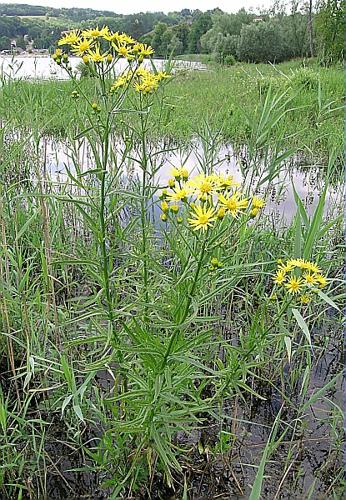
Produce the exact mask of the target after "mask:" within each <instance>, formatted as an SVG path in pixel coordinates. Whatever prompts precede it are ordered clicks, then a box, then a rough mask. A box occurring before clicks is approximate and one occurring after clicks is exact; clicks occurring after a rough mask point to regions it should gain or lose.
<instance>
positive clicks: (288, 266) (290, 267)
mask: <svg viewBox="0 0 346 500" xmlns="http://www.w3.org/2000/svg"><path fill="white" fill-rule="evenodd" d="M294 268H295V265H294V264H293V261H292V260H288V261H287V263H286V264H284V263H282V264H280V266H279V269H281V270H282V271H285V273H289V272H290V271H293V269H294Z"/></svg>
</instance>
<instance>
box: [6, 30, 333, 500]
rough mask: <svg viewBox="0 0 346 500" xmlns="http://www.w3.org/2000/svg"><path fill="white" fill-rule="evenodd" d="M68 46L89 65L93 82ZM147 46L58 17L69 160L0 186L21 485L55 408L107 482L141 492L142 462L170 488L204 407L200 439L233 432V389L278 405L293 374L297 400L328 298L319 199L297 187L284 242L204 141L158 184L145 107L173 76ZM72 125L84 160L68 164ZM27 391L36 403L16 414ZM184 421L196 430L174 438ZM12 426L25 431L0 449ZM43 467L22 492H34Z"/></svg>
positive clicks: (12, 463) (159, 100)
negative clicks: (66, 79) (310, 202)
mask: <svg viewBox="0 0 346 500" xmlns="http://www.w3.org/2000/svg"><path fill="white" fill-rule="evenodd" d="M71 54H74V55H77V56H79V57H81V59H82V60H83V63H84V64H86V65H88V68H89V74H91V75H93V79H92V80H93V87H92V88H93V92H92V93H85V92H84V89H85V87H83V86H81V82H80V80H79V79H78V77H77V75H76V74H75V73H74V72H73V70H72V69H71V67H70V65H69V57H70V55H71ZM152 54H153V51H152V49H151V47H148V46H146V45H143V44H141V43H138V42H136V41H135V40H133V39H132V38H131V37H129V36H127V35H125V34H119V33H112V32H111V31H110V30H109V29H108V28H102V29H98V28H95V29H90V30H86V31H82V32H80V31H72V32H69V33H66V34H65V35H64V37H63V38H62V39H61V40H60V41H59V47H58V48H57V50H56V52H55V53H54V55H53V58H54V60H55V61H56V63H57V64H59V65H61V66H62V67H63V68H65V70H66V71H67V72H68V74H69V76H70V77H71V80H72V82H73V84H74V89H73V91H72V97H73V99H74V101H75V102H78V101H81V100H83V101H84V102H85V103H86V106H85V107H83V109H85V110H86V112H85V113H80V108H79V107H78V106H76V107H75V119H74V127H75V134H74V137H73V138H72V139H73V141H71V144H73V146H72V145H71V150H70V157H71V159H72V161H73V164H74V168H69V169H67V175H68V180H67V182H65V183H61V184H58V183H57V182H56V181H54V180H52V179H48V178H47V176H44V175H43V176H41V175H39V174H37V178H36V180H35V182H34V183H33V184H34V186H31V185H30V186H29V187H28V186H25V187H23V188H22V186H21V181H20V180H19V181H18V183H13V184H11V183H9V184H6V185H5V184H4V183H1V184H0V221H1V231H2V246H1V267H0V280H1V281H0V283H1V294H0V297H1V303H0V307H1V319H0V324H1V330H2V331H3V332H4V338H5V342H6V345H4V346H2V351H3V352H4V353H7V355H8V359H9V370H10V372H11V375H12V378H13V384H14V385H13V388H14V389H13V391H14V392H13V394H11V395H10V393H9V395H8V396H6V394H4V395H3V397H2V399H1V406H0V409H1V411H0V424H1V429H2V431H1V432H2V435H3V444H2V445H1V453H2V458H3V460H4V462H6V463H7V466H6V467H5V468H2V471H3V472H2V476H0V480H1V481H2V485H3V486H4V488H10V489H11V491H13V492H16V494H17V495H19V496H20V491H22V490H25V489H28V490H29V491H30V488H32V486H30V484H32V479H31V480H30V481H31V483H30V481H29V482H28V481H27V482H25V481H24V479H23V477H24V476H25V474H29V476H30V473H28V472H27V469H26V468H27V467H29V468H31V469H30V470H38V469H39V468H40V466H42V464H43V465H44V468H45V456H46V455H45V445H44V441H45V433H46V432H48V428H49V422H50V423H51V422H53V419H56V421H60V422H63V423H64V432H65V433H66V440H67V441H68V442H69V443H73V445H72V444H71V446H73V447H75V448H78V449H80V450H82V451H81V453H82V454H83V467H84V470H89V471H96V472H97V473H98V474H99V477H100V483H102V484H103V485H104V486H105V488H107V489H108V490H107V491H109V492H110V493H109V494H110V498H119V497H121V495H125V497H126V495H128V496H129V495H131V494H133V493H135V492H136V491H138V490H139V489H140V488H141V487H142V486H143V485H145V488H147V490H148V491H149V490H150V484H152V482H153V480H154V479H155V478H161V479H162V481H163V482H164V483H165V484H167V485H168V486H169V487H170V488H172V489H174V488H175V487H176V485H177V484H178V482H180V481H181V479H180V478H181V477H183V476H184V470H186V467H187V464H188V462H189V457H190V456H191V452H192V450H193V449H197V448H198V450H199V452H200V453H202V454H203V453H206V452H205V449H206V448H205V447H204V445H203V440H202V437H201V436H202V435H203V432H204V429H205V428H206V427H207V426H208V425H210V423H211V422H212V423H213V426H216V428H217V429H218V431H217V433H216V434H217V435H218V436H219V437H218V438H217V439H218V440H219V442H216V443H215V453H222V454H227V453H228V452H229V450H230V449H231V448H232V439H235V438H234V437H232V435H231V433H229V432H228V431H227V430H225V429H224V427H225V425H226V422H227V419H226V420H225V408H226V407H229V406H228V405H229V404H230V402H231V401H232V400H234V399H235V398H237V399H238V398H240V400H243V401H245V402H246V401H247V400H248V399H249V398H250V399H252V398H255V399H257V398H258V399H259V400H263V399H265V395H264V393H263V388H264V387H267V385H270V386H275V385H277V386H279V387H280V393H281V394H282V395H283V401H285V404H286V405H287V406H290V405H291V403H292V402H291V400H290V396H289V394H290V391H292V388H293V387H294V386H295V385H296V384H297V383H299V381H300V382H302V383H303V386H304V388H305V390H303V389H302V392H301V394H300V395H301V398H302V399H303V400H304V398H305V402H306V401H307V399H308V397H307V386H308V380H309V370H307V371H305V372H304V371H303V369H302V366H310V363H311V349H312V348H313V344H312V340H311V335H310V330H309V321H312V320H313V319H314V318H315V313H316V314H317V311H318V314H322V313H323V311H324V310H325V308H326V307H334V308H335V309H338V306H337V304H335V302H334V300H333V299H332V298H330V296H329V295H328V289H331V288H332V287H333V286H334V285H333V280H332V279H331V278H328V277H327V278H326V277H325V276H326V275H328V271H329V270H330V268H331V262H330V261H328V260H327V258H326V248H327V244H328V242H327V241H326V239H325V237H326V235H327V234H328V230H329V229H330V227H331V223H329V225H328V227H327V226H325V224H324V222H323V217H322V215H323V208H324V198H323V197H322V198H321V201H320V203H319V205H318V207H317V209H316V211H315V213H314V215H313V216H312V217H308V215H307V214H306V211H305V209H304V207H303V205H302V203H301V201H300V200H299V198H297V207H298V209H297V215H296V218H295V220H294V222H293V224H292V228H291V235H290V238H288V239H286V240H284V239H283V238H281V239H279V238H278V237H277V236H276V235H275V234H274V233H272V234H270V233H269V231H267V230H266V229H265V226H264V225H263V222H262V221H263V219H262V217H263V207H264V206H265V203H266V200H265V199H264V198H263V197H262V196H261V195H260V193H259V192H252V189H253V186H254V183H253V182H252V183H240V182H237V181H236V180H235V179H234V178H233V177H232V176H231V175H229V174H227V173H226V172H224V171H222V170H221V169H218V168H217V160H215V158H213V157H212V155H211V156H209V157H208V155H205V156H204V157H201V158H200V162H199V165H196V171H195V172H191V171H189V170H188V169H187V168H186V167H185V165H174V166H173V167H172V171H171V177H170V178H169V179H168V181H164V182H163V180H162V177H161V176H160V167H161V165H160V163H159V162H158V160H157V157H158V154H157V150H155V149H153V148H151V145H150V136H149V135H150V133H151V132H152V127H153V125H152V121H151V111H152V107H153V105H154V104H155V106H156V107H157V106H159V107H160V109H161V112H160V119H161V120H162V121H161V122H160V120H159V121H156V122H155V123H156V124H155V126H157V127H159V126H160V125H161V124H162V123H163V121H164V120H166V118H167V115H166V109H165V103H166V101H165V88H166V86H167V85H169V84H170V81H171V79H172V78H173V75H172V74H170V73H169V71H168V70H167V71H158V70H157V69H156V68H155V66H154V64H153V63H152V62H151V59H150V58H151V55H152ZM119 60H122V61H123V66H122V67H123V70H122V71H121V73H118V74H115V65H116V63H117V62H118V61H119ZM88 88H89V89H90V88H91V87H88ZM129 117H130V118H131V119H129ZM125 125H126V127H125ZM118 127H119V130H120V131H121V132H119V130H118ZM116 136H117V139H116V140H115V137H116ZM81 141H84V142H86V143H87V144H88V145H89V147H90V149H91V151H92V161H93V163H94V166H93V168H89V169H85V168H84V166H83V165H81V164H80V163H79V160H78V154H77V153H78V147H79V146H78V145H80V144H81ZM161 153H162V151H161ZM129 164H132V165H134V166H135V168H134V172H133V173H132V174H131V175H130V173H129V170H128V166H129ZM37 172H39V170H37ZM273 175H274V174H273ZM337 222H338V221H337V220H336V221H334V223H335V224H336V223H337ZM292 234H293V238H292ZM292 239H293V241H294V244H293V245H292V244H291V243H290V242H291V241H292ZM278 259H283V260H279V261H278ZM277 266H278V268H277ZM284 370H285V376H284V375H283V374H284ZM21 391H22V393H21ZM32 406H34V407H35V408H37V410H38V412H39V415H40V418H38V417H37V416H36V418H33V417H30V418H27V420H26V421H25V422H23V421H22V422H21V420H23V419H24V420H25V418H26V415H27V414H29V413H30V411H29V410H30V408H32ZM10 407H11V409H9V408H10ZM293 408H295V404H293V403H292V411H293ZM18 415H21V416H20V417H19V416H18ZM294 415H295V416H294V417H293V418H294V419H295V423H294V425H293V424H292V423H286V422H284V421H283V420H281V413H280V414H279V415H278V417H277V419H276V421H275V435H276V434H277V432H279V434H280V439H282V437H283V436H284V435H286V433H287V432H289V433H292V432H295V431H294V430H292V429H293V428H295V426H296V427H297V428H299V426H300V424H301V422H302V419H303V415H302V414H301V413H299V412H298V413H295V414H294ZM279 424H280V425H279ZM19 427H20V428H21V432H19V430H18V429H19ZM38 428H40V432H39V430H38ZM278 429H279V430H278ZM196 433H197V436H199V438H198V439H197V441H198V446H197V444H196V443H194V442H193V441H189V436H193V435H196ZM26 435H32V436H34V438H33V439H32V440H31V443H32V444H31V445H30V446H29V445H28V446H26V447H24V448H23V447H21V446H18V450H17V452H16V453H14V451H13V450H14V448H15V447H16V443H17V442H18V443H22V442H23V440H24V439H25V436H26ZM39 436H40V437H39ZM184 436H185V438H184ZM225 436H226V438H225ZM272 436H274V434H273V435H272ZM273 439H274V438H273ZM280 439H279V440H280ZM292 439H293V438H292ZM13 445H14V448H13ZM196 447H197V448H196ZM274 448H275V447H273V450H274ZM34 449H39V453H37V454H36V456H37V457H38V458H36V460H37V462H36V463H35V458H33V457H34ZM220 450H221V451H220ZM273 450H272V451H273ZM268 456H269V455H268ZM266 457H267V455H266ZM28 458H29V462H30V465H29V466H28V465H27V464H26V463H25V460H26V459H28ZM263 460H264V463H263V471H264V464H265V459H263ZM23 471H25V472H23ZM42 477H43V476H42V475H41V476H40V478H41V479H37V480H36V483H35V485H34V487H33V489H34V490H35V489H36V491H41V490H42V491H44V488H45V479H44V478H42ZM262 479H263V476H262V477H257V478H256V482H255V485H256V488H257V489H258V488H259V492H260V490H261V488H260V487H259V486H258V485H260V484H261V481H262ZM40 481H41V482H40ZM16 484H17V486H16ZM131 492H132V493H131ZM19 496H18V498H19ZM186 498H187V497H186ZM256 498H259V497H256Z"/></svg>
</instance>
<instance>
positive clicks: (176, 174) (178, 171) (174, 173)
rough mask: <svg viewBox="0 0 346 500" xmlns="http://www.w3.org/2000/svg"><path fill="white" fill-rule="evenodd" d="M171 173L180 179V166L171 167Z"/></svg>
mask: <svg viewBox="0 0 346 500" xmlns="http://www.w3.org/2000/svg"><path fill="white" fill-rule="evenodd" d="M171 175H172V176H173V177H175V179H180V176H181V172H180V168H176V167H173V168H171Z"/></svg>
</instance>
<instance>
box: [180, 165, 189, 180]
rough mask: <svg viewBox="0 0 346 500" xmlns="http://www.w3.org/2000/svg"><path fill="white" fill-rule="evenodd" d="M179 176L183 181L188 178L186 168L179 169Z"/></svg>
mask: <svg viewBox="0 0 346 500" xmlns="http://www.w3.org/2000/svg"><path fill="white" fill-rule="evenodd" d="M180 175H181V176H182V178H183V179H185V180H186V179H187V178H188V177H189V171H188V169H187V168H184V167H181V169H180Z"/></svg>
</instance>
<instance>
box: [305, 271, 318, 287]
mask: <svg viewBox="0 0 346 500" xmlns="http://www.w3.org/2000/svg"><path fill="white" fill-rule="evenodd" d="M303 278H304V281H305V283H306V284H307V285H315V283H316V282H317V280H316V277H315V276H314V275H313V274H310V273H304V274H303Z"/></svg>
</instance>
